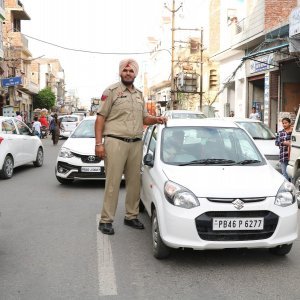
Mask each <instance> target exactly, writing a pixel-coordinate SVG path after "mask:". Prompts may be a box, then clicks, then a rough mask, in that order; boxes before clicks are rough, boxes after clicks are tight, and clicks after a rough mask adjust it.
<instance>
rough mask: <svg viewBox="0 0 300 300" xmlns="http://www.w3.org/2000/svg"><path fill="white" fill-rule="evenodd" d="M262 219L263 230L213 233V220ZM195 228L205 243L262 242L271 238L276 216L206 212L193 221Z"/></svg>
mask: <svg viewBox="0 0 300 300" xmlns="http://www.w3.org/2000/svg"><path fill="white" fill-rule="evenodd" d="M247 217H249V218H264V229H263V230H226V231H219V230H218V231H213V230H212V223H213V218H247ZM195 223H196V228H197V231H198V234H199V236H200V238H201V239H203V240H206V241H249V240H263V239H267V238H269V237H271V236H272V234H273V233H274V231H275V229H276V226H277V223H278V216H277V215H275V214H274V213H272V212H270V211H265V210H263V211H221V212H206V213H204V214H202V215H200V216H198V217H197V218H196V219H195Z"/></svg>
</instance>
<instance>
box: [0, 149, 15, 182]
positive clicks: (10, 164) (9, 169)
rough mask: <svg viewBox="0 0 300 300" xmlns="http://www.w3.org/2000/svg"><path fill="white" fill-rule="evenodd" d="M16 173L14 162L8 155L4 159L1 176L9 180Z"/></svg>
mask: <svg viewBox="0 0 300 300" xmlns="http://www.w3.org/2000/svg"><path fill="white" fill-rule="evenodd" d="M13 173H14V160H13V158H12V157H11V156H10V155H7V156H6V157H5V159H4V162H3V166H2V170H1V171H0V176H1V178H3V179H9V178H11V177H12V176H13Z"/></svg>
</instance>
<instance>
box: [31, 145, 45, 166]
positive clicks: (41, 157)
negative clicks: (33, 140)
mask: <svg viewBox="0 0 300 300" xmlns="http://www.w3.org/2000/svg"><path fill="white" fill-rule="evenodd" d="M43 162H44V151H43V149H42V148H41V147H39V149H38V151H37V154H36V160H35V161H34V162H33V165H34V166H35V167H41V166H42V165H43Z"/></svg>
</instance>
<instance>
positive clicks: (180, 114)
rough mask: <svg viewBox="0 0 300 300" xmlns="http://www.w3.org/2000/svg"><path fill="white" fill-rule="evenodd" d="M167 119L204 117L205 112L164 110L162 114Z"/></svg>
mask: <svg viewBox="0 0 300 300" xmlns="http://www.w3.org/2000/svg"><path fill="white" fill-rule="evenodd" d="M162 115H163V116H164V117H167V118H168V119H204V118H206V116H205V114H204V113H203V112H201V111H193V110H166V111H165V112H164V113H163V114H162Z"/></svg>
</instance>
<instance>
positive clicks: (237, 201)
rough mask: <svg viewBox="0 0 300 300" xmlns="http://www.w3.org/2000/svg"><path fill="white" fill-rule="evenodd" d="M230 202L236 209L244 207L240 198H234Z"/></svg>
mask: <svg viewBox="0 0 300 300" xmlns="http://www.w3.org/2000/svg"><path fill="white" fill-rule="evenodd" d="M232 204H233V206H234V207H235V208H236V209H242V208H243V207H244V202H243V201H242V200H240V199H235V200H234V201H232Z"/></svg>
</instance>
